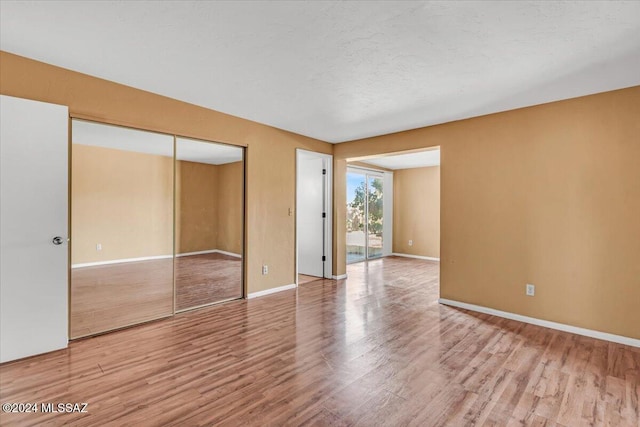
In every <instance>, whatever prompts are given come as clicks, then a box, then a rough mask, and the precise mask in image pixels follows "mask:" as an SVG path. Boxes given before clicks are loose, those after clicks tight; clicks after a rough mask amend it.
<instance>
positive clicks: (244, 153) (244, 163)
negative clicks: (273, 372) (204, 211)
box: [67, 112, 248, 341]
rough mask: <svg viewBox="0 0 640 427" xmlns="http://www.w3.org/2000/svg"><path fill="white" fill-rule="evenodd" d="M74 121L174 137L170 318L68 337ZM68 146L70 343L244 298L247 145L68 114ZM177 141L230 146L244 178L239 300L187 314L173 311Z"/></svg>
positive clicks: (245, 282)
mask: <svg viewBox="0 0 640 427" xmlns="http://www.w3.org/2000/svg"><path fill="white" fill-rule="evenodd" d="M74 120H82V121H85V122H90V123H93V124H98V125H106V126H116V127H120V128H124V129H131V130H136V131H143V132H151V133H156V134H162V135H166V136H171V137H173V158H172V161H173V218H172V229H173V263H174V267H173V278H172V283H173V310H172V313H171V314H169V315H163V316H159V317H157V318H153V319H148V320H144V321H142V322H136V323H132V324H129V325H125V326H121V327H118V328H114V329H110V330H107V331H101V332H97V333H95V334H90V335H83V336H80V337H75V338H73V337H71V326H72V325H71V293H72V279H71V253H72V252H71V251H72V248H73V246H72V245H73V228H72V224H73V218H72V213H71V207H72V203H73V199H72V194H71V182H72V174H73V170H72V156H73V153H72V145H73V126H72V124H73V121H74ZM68 123H69V145H68V158H69V163H68V174H69V175H68V177H69V178H68V179H69V189H68V191H69V192H68V209H69V214H68V218H69V220H68V234H69V245H68V254H69V260H68V270H69V275H68V286H67V288H68V334H69V340H70V341H73V340H75V339H82V338H87V337H92V336H97V335H103V334H108V333H111V332H114V331H117V330H120V329H124V328H128V327H132V326H136V325H141V324H144V323H148V322H153V321H156V320H161V319H167V318H170V317H174V316H175V315H176V314H179V313H181V312H184V311H191V310H197V309H199V308H204V307H208V306H211V305H216V304H222V303H225V302H228V301H231V300H234V301H235V300H239V299H246V298H247V295H248V294H247V281H246V278H247V262H246V256H247V255H246V252H247V251H246V248H247V221H246V218H247V150H248V146H247V145H238V144H230V143H225V142H219V141H214V140H210V139H205V138H201V137H194V136H189V135H185V134H179V133H175V132H171V131H170V130H168V129H158V128H146V127H142V126H134V125H131V124H128V123H124V122H120V121H112V120H105V119H102V118H100V119H99V120H98V119H96V118H95V117H93V116H88V115H83V114H78V113H71V112H70V114H69V122H68ZM178 138H186V139H194V140H198V141H202V142H203V143H212V144H220V145H227V146H231V147H237V148H240V149H242V169H243V171H242V178H243V182H242V209H241V212H242V227H241V230H242V236H241V242H242V260H241V262H242V266H241V275H240V278H241V283H240V290H241V294H240V297H238V298H233V299H227V300H223V301H216V302H212V303H208V304H204V305H201V306H197V307H193V308H192V309H189V310H181V311H176V277H175V259H176V253H175V247H176V246H175V245H176V243H175V240H176V239H175V238H176V227H175V213H176V212H175V209H176V200H175V196H176V186H175V181H176V174H175V172H176V170H175V169H176V141H177V139H178Z"/></svg>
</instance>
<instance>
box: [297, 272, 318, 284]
mask: <svg viewBox="0 0 640 427" xmlns="http://www.w3.org/2000/svg"><path fill="white" fill-rule="evenodd" d="M316 280H322V277H316V276H308V275H306V274H298V285H304V284H305V283H309V282H315V281H316Z"/></svg>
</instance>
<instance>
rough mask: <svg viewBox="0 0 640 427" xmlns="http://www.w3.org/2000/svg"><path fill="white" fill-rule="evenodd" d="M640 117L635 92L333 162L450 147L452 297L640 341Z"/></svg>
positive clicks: (490, 121)
mask: <svg viewBox="0 0 640 427" xmlns="http://www.w3.org/2000/svg"><path fill="white" fill-rule="evenodd" d="M639 117H640V86H636V87H632V88H628V89H624V90H618V91H612V92H606V93H602V94H597V95H592V96H586V97H581V98H576V99H571V100H566V101H561V102H554V103H549V104H544V105H540V106H535V107H529V108H524V109H519V110H514V111H508V112H504V113H499V114H493V115H489V116H483V117H478V118H473V119H469V120H463V121H458V122H453V123H448V124H443V125H439V126H432V127H427V128H421V129H416V130H412V131H407V132H401V133H396V134H392V135H385V136H381V137H376V138H369V139H365V140H359V141H353V142H349V143H344V144H339V145H336V147H335V151H334V158H335V160H334V162H335V164H336V173H341V172H342V171H343V170H344V169H343V168H342V165H343V164H344V161H345V159H348V158H354V157H360V156H366V155H373V154H382V153H393V152H399V151H403V150H412V149H418V148H424V147H434V146H440V149H441V166H440V168H441V175H440V178H441V246H440V250H441V253H440V259H441V261H440V280H441V290H440V292H441V296H442V297H443V298H449V299H453V300H458V301H463V302H467V303H472V304H478V305H481V306H486V307H491V308H495V309H499V310H504V311H508V312H513V313H518V314H522V315H526V316H531V317H536V318H540V319H546V320H551V321H555V322H560V323H565V324H569V325H575V326H579V327H584V328H589V329H594V330H599V331H604V332H609V333H613V334H619V335H623V336H628V337H633V338H640V328H639V327H638V325H640V310H638V306H639V305H640V262H639V260H640V220H638V218H640V167H639V166H638V165H639V160H638V159H640V120H639V119H638V118H639ZM338 177H339V175H337V176H336V187H335V193H334V194H335V198H336V204H335V206H336V208H337V209H338V210H339V209H340V207H341V206H342V205H343V203H341V202H337V201H338V200H340V201H342V200H344V198H345V189H344V181H343V180H342V179H338ZM337 214H338V215H343V213H342V212H337ZM343 222H344V221H340V220H337V221H336V224H341V223H343ZM334 238H335V240H334V242H335V245H336V247H337V248H341V247H343V246H344V232H343V230H339V229H337V230H336V234H335V235H334ZM337 261H338V263H339V264H337V265H336V268H337V272H338V273H343V272H344V271H345V262H344V257H343V256H341V255H340V257H339V258H338V260H337ZM526 283H533V284H535V285H536V296H535V297H527V296H525V292H524V291H525V284H526Z"/></svg>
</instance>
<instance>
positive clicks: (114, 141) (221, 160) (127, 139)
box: [71, 120, 242, 165]
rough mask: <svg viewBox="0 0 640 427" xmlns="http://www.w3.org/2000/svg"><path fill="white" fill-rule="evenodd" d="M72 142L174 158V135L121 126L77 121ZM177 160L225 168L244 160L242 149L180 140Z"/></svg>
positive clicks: (75, 121) (191, 140) (72, 133)
mask: <svg viewBox="0 0 640 427" xmlns="http://www.w3.org/2000/svg"><path fill="white" fill-rule="evenodd" d="M71 135H72V137H71V138H72V142H73V143H74V144H79V145H92V146H95V147H104V148H113V149H117V150H124V151H133V152H136V153H146V154H154V155H157V156H165V157H173V136H171V135H165V134H161V133H154V132H146V131H141V130H136V129H130V128H123V127H119V126H110V125H103V124H98V123H93V122H87V121H84V120H73V127H72V132H71ZM176 158H177V159H178V160H184V161H189V162H198V163H208V164H210V165H222V164H225V163H232V162H238V161H240V160H242V148H239V147H233V146H230V145H224V144H214V143H209V142H203V141H197V140H193V139H187V138H177V139H176Z"/></svg>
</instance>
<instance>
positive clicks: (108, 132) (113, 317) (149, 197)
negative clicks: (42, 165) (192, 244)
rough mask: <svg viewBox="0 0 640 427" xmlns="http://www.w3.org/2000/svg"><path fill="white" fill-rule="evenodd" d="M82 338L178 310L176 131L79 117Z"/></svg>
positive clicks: (76, 256)
mask: <svg viewBox="0 0 640 427" xmlns="http://www.w3.org/2000/svg"><path fill="white" fill-rule="evenodd" d="M71 150H72V166H71V236H72V241H71V247H72V253H71V263H72V269H71V306H70V307H71V319H70V336H71V338H78V337H82V336H88V335H93V334H96V333H100V332H105V331H109V330H113V329H118V328H122V327H125V326H129V325H132V324H136V323H141V322H144V321H148V320H152V319H157V318H160V317H164V316H170V315H172V314H173V136H170V135H163V134H156V133H151V132H144V131H139V130H133V129H128V128H122V127H116V126H109V125H103V124H98V123H92V122H86V121H81V120H75V119H74V120H73V121H72V147H71Z"/></svg>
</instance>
